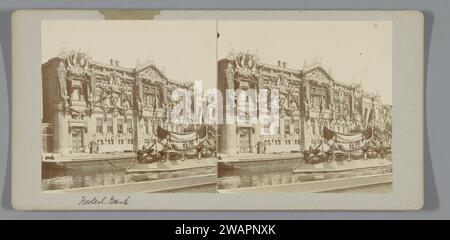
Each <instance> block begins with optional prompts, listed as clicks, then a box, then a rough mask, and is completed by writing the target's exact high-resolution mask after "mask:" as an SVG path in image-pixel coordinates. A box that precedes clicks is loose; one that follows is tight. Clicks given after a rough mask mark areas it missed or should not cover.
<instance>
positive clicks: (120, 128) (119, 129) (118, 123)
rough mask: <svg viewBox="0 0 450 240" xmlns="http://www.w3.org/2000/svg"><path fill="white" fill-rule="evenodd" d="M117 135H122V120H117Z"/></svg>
mask: <svg viewBox="0 0 450 240" xmlns="http://www.w3.org/2000/svg"><path fill="white" fill-rule="evenodd" d="M117 133H119V134H123V120H122V119H117Z"/></svg>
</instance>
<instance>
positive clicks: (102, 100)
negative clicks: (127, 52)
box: [96, 72, 132, 117]
mask: <svg viewBox="0 0 450 240" xmlns="http://www.w3.org/2000/svg"><path fill="white" fill-rule="evenodd" d="M103 80H104V81H103V82H102V84H101V85H100V86H98V88H99V89H101V93H100V96H99V98H98V100H97V102H96V104H98V105H100V106H101V108H102V110H103V112H104V113H105V114H106V113H109V112H111V113H113V116H114V117H117V116H118V115H119V114H121V115H126V112H127V111H128V110H129V109H131V107H132V99H131V94H127V93H128V91H129V90H130V89H129V86H127V84H126V83H124V82H122V79H121V78H120V76H119V74H118V73H116V72H112V73H111V74H110V75H106V76H104V79H103Z"/></svg>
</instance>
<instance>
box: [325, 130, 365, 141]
mask: <svg viewBox="0 0 450 240" xmlns="http://www.w3.org/2000/svg"><path fill="white" fill-rule="evenodd" d="M323 137H324V138H325V139H326V140H331V139H334V140H336V141H337V142H342V143H354V142H359V141H362V140H364V139H369V138H371V137H372V128H371V127H369V128H367V129H366V130H364V131H362V132H361V133H356V134H351V135H346V134H342V133H337V132H335V131H333V130H330V129H328V128H327V127H323Z"/></svg>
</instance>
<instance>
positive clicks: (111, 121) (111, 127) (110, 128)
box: [106, 118, 113, 133]
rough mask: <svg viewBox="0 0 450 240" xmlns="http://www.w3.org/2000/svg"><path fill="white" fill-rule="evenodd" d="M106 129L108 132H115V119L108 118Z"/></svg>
mask: <svg viewBox="0 0 450 240" xmlns="http://www.w3.org/2000/svg"><path fill="white" fill-rule="evenodd" d="M106 130H107V132H108V133H113V120H112V118H108V119H107V120H106Z"/></svg>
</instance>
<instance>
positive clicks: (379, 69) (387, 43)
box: [218, 21, 392, 104]
mask: <svg viewBox="0 0 450 240" xmlns="http://www.w3.org/2000/svg"><path fill="white" fill-rule="evenodd" d="M218 32H219V34H220V37H219V41H218V58H219V59H222V58H225V57H226V56H227V55H228V54H229V53H230V52H231V51H234V52H236V53H237V52H240V51H244V52H247V51H249V52H250V53H256V54H257V55H258V57H259V59H260V61H261V62H264V63H267V64H273V65H276V64H277V61H278V60H280V61H284V62H286V63H287V64H288V67H289V68H293V69H302V68H303V65H304V63H305V62H306V63H307V64H308V63H310V62H312V61H313V60H318V61H320V62H321V65H322V67H323V68H324V69H325V70H327V71H328V70H330V69H331V72H332V73H331V75H332V77H333V78H334V79H335V80H337V81H341V82H346V83H361V84H362V86H363V88H364V89H365V90H366V91H368V92H372V93H378V94H379V95H380V96H381V99H382V101H383V103H386V104H392V24H391V22H389V21H332V22H331V21H314V22H312V21H220V22H219V23H218Z"/></svg>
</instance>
